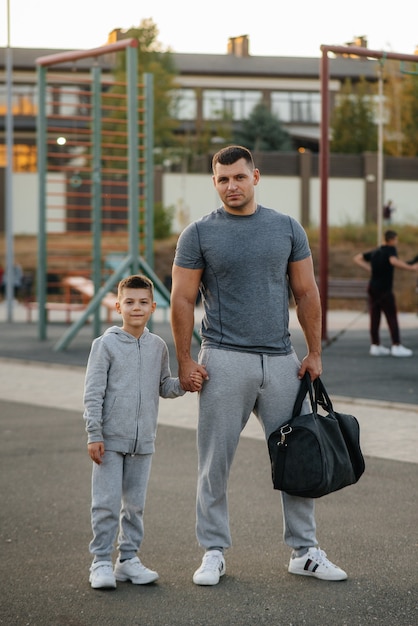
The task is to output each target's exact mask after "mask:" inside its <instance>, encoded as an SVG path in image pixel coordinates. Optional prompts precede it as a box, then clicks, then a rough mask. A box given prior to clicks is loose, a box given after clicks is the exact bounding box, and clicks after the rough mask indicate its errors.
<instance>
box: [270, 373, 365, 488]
mask: <svg viewBox="0 0 418 626" xmlns="http://www.w3.org/2000/svg"><path fill="white" fill-rule="evenodd" d="M307 393H308V394H309V399H310V402H311V407H312V413H308V414H305V415H301V410H302V404H303V401H304V399H305V397H306V394H307ZM318 405H319V406H320V407H321V408H322V409H324V411H325V413H326V415H320V414H319V413H318ZM268 449H269V454H270V460H271V472H272V479H273V486H274V489H279V490H280V491H285V492H286V493H288V494H290V495H293V496H301V497H304V498H320V497H321V496H324V495H326V494H327V493H331V492H332V491H337V490H338V489H342V488H343V487H346V486H347V485H352V484H354V483H356V482H357V481H358V480H359V478H360V476H361V475H362V474H363V472H364V469H365V464H364V458H363V454H362V451H361V448H360V427H359V423H358V421H357V419H356V418H355V417H354V416H353V415H346V414H344V413H337V412H336V411H334V408H333V406H332V403H331V400H330V398H329V396H328V394H327V392H326V390H325V387H324V385H323V383H322V381H321V380H320V378H317V379H316V380H315V381H314V382H313V383H312V382H311V379H310V376H309V374H306V375H305V376H304V378H303V379H302V381H301V385H300V389H299V392H298V395H297V397H296V401H295V405H294V408H293V416H292V418H291V419H290V420H288V421H287V422H285V423H283V424H282V425H281V426H279V428H277V429H276V430H275V431H274V432H272V433H271V435H270V436H269V438H268Z"/></svg>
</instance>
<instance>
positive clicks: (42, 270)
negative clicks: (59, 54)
mask: <svg viewBox="0 0 418 626" xmlns="http://www.w3.org/2000/svg"><path fill="white" fill-rule="evenodd" d="M37 71H38V117H37V125H38V128H37V151H38V268H37V277H36V293H37V299H38V303H39V304H38V310H39V318H38V336H39V339H46V334H47V333H46V309H45V304H46V144H47V133H46V104H45V102H46V98H45V93H46V69H45V68H44V67H40V66H38V70H37Z"/></svg>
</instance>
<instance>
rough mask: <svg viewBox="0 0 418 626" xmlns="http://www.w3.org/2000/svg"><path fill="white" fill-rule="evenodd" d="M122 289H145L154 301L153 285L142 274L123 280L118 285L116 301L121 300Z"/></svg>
mask: <svg viewBox="0 0 418 626" xmlns="http://www.w3.org/2000/svg"><path fill="white" fill-rule="evenodd" d="M124 289H147V290H148V291H149V292H150V294H151V300H152V301H154V283H153V282H152V280H150V279H149V278H148V276H144V275H143V274H134V275H133V276H127V277H126V278H123V279H122V280H121V281H120V283H119V285H118V300H120V299H121V297H122V294H123V290H124Z"/></svg>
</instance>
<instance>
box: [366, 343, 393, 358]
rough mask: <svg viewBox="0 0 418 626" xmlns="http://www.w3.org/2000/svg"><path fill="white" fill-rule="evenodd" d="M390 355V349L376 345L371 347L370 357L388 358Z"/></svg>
mask: <svg viewBox="0 0 418 626" xmlns="http://www.w3.org/2000/svg"><path fill="white" fill-rule="evenodd" d="M389 354H390V350H389V348H385V346H380V345H379V346H378V345H376V344H372V345H371V346H370V356H388V355H389Z"/></svg>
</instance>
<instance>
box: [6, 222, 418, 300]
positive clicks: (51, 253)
mask: <svg viewBox="0 0 418 626" xmlns="http://www.w3.org/2000/svg"><path fill="white" fill-rule="evenodd" d="M91 242H92V237H91V235H90V234H83V233H81V234H76V235H75V234H57V235H49V236H48V271H51V272H53V273H56V274H59V275H68V274H75V273H81V274H84V275H89V274H90V273H91V264H92V252H91V247H92V243H91ZM176 242H177V236H173V237H171V238H169V239H166V240H163V241H156V242H155V244H154V269H155V273H156V274H157V276H158V277H159V278H160V280H161V281H162V282H163V283H165V284H167V283H168V282H169V278H170V276H171V266H172V263H173V259H174V253H175V247H176ZM371 247H372V246H369V245H367V244H365V245H363V246H361V245H360V246H359V244H358V242H357V243H356V242H344V241H343V242H341V243H338V244H333V245H332V246H330V249H329V253H328V259H329V276H330V277H333V278H367V274H366V273H365V272H363V271H362V269H361V268H359V267H358V266H356V265H355V264H354V263H353V256H354V255H355V254H356V253H357V252H359V251H361V250H368V249H370V248H371ZM127 250H128V239H127V235H123V234H115V235H112V236H107V237H106V236H105V237H103V240H102V258H103V262H104V260H105V258H106V256H107V255H109V254H111V253H121V254H126V252H127ZM14 252H15V258H16V261H17V262H18V263H20V265H21V266H22V268H23V270H24V271H25V272H30V273H32V274H35V273H36V267H37V259H38V239H37V237H35V236H29V235H22V236H17V237H15V241H14ZM417 253H418V245H415V244H414V243H413V244H405V245H400V246H399V256H400V258H402V259H404V260H408V259H411V258H413V257H414V256H415V255H416V254H417ZM312 255H313V259H314V265H315V268H319V256H320V255H319V246H318V244H316V243H314V244H312ZM4 258H5V240H4V237H1V238H0V265H4ZM2 261H3V262H2ZM416 285H417V277H416V275H414V274H412V273H409V272H404V271H399V270H398V271H397V272H396V273H395V293H396V296H397V301H398V308H399V310H400V311H405V312H415V311H416V310H417V300H418V297H417V292H416ZM363 305H364V302H362V301H361V300H359V301H357V300H330V301H329V308H333V309H338V308H340V309H341V308H347V309H353V310H358V309H360V308H362V307H363Z"/></svg>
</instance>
